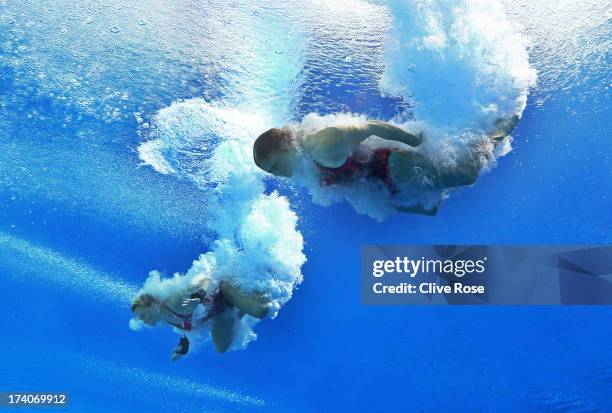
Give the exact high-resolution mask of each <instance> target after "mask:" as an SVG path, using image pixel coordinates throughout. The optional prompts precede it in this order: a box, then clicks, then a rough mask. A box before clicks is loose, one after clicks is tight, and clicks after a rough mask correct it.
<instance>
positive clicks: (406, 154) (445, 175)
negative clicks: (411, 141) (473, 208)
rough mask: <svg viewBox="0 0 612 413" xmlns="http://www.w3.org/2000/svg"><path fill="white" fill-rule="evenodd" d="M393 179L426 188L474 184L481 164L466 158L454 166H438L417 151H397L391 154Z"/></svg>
mask: <svg viewBox="0 0 612 413" xmlns="http://www.w3.org/2000/svg"><path fill="white" fill-rule="evenodd" d="M389 169H390V171H391V179H392V180H393V182H394V183H395V184H398V185H401V184H402V183H411V184H413V185H417V186H424V187H426V188H433V189H444V188H453V187H457V186H466V185H472V184H473V183H474V182H476V179H478V175H479V172H480V169H481V168H480V164H479V162H477V161H476V160H475V159H466V160H464V161H461V162H460V163H459V164H457V165H455V166H452V167H446V166H445V167H440V168H438V167H436V166H435V165H434V163H433V162H432V160H431V159H428V158H427V157H426V156H424V155H422V154H421V153H419V152H417V151H396V152H393V153H392V154H391V156H389Z"/></svg>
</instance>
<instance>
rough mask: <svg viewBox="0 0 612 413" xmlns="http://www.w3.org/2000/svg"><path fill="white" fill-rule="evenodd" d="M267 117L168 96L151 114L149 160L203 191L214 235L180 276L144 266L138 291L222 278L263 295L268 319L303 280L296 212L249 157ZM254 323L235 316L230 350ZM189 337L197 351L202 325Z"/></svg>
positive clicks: (158, 292) (170, 290) (159, 291)
mask: <svg viewBox="0 0 612 413" xmlns="http://www.w3.org/2000/svg"><path fill="white" fill-rule="evenodd" d="M270 118H271V117H270V116H266V115H265V114H257V113H256V112H253V113H248V112H244V111H240V110H237V109H234V108H229V107H226V106H225V105H223V104H217V105H213V104H211V103H208V102H205V101H204V100H202V99H192V100H187V101H179V102H175V103H173V104H172V105H170V106H169V107H168V108H165V109H162V110H161V111H160V112H159V113H158V114H157V115H156V117H155V126H156V132H155V140H153V141H152V142H156V143H155V145H154V146H153V148H154V149H155V151H156V154H155V156H153V159H161V160H163V162H166V163H167V165H168V166H169V167H170V168H171V169H172V171H174V172H175V173H176V174H177V175H178V176H180V177H182V178H184V179H190V180H192V181H193V182H195V183H196V184H198V185H199V186H200V187H201V188H203V189H206V192H205V194H206V202H207V203H208V205H209V211H210V212H209V214H210V219H209V220H208V221H207V226H208V228H209V229H210V231H211V232H212V233H214V234H215V236H216V240H215V241H214V242H213V244H212V245H211V249H210V251H208V252H206V253H205V254H202V255H201V256H200V257H199V258H198V259H197V260H196V261H194V263H193V265H192V267H191V268H190V269H189V270H188V271H187V273H186V274H175V275H174V276H173V277H172V278H166V279H164V278H162V277H161V276H160V274H159V273H158V272H151V274H150V275H149V278H148V279H147V281H146V282H145V284H144V286H143V288H142V289H141V291H140V292H139V293H145V292H146V293H150V294H153V295H155V296H157V297H159V298H161V299H164V298H166V297H168V296H171V295H173V294H176V293H179V292H180V291H184V290H185V289H186V288H188V287H189V286H192V285H196V284H198V283H199V281H201V280H202V279H203V278H210V279H212V281H213V282H212V284H211V289H214V287H215V286H217V285H218V283H219V282H221V281H224V280H226V281H230V282H231V283H232V284H233V285H236V286H238V287H239V288H240V289H241V290H242V291H244V292H253V291H257V292H260V293H264V294H267V295H268V296H269V297H270V299H271V302H272V306H271V312H270V313H269V316H270V317H271V318H274V317H275V316H276V314H277V313H278V311H279V309H280V308H281V307H282V305H284V304H285V303H286V302H287V301H288V300H289V299H290V298H291V295H292V292H293V289H294V288H295V286H296V285H297V284H299V283H300V282H301V281H302V274H301V271H300V268H301V266H302V264H303V263H304V261H305V259H306V258H305V256H304V254H303V253H302V249H303V239H302V235H301V234H300V233H299V232H298V230H297V216H296V215H295V213H294V212H293V211H291V208H290V205H289V202H288V200H287V199H286V198H285V197H282V196H280V195H278V194H277V193H276V192H274V193H271V194H264V193H263V192H264V185H263V182H262V179H263V177H264V174H263V173H262V172H261V171H260V170H259V169H258V168H257V167H256V166H255V164H254V163H253V160H252V145H253V141H254V139H255V137H256V136H258V134H259V133H261V131H262V130H265V128H266V127H267V125H268V124H269V122H270ZM141 147H142V146H141ZM141 159H142V160H143V161H145V162H147V161H150V159H151V158H144V157H142V155H141ZM159 165H160V164H159V163H158V162H156V163H155V164H154V165H152V166H154V167H155V166H157V167H159ZM165 170H168V169H165ZM257 321H258V320H257V319H254V318H252V317H249V316H245V317H243V318H242V319H241V321H240V323H239V325H238V326H237V327H236V330H235V333H236V334H235V340H234V342H233V343H232V347H231V349H238V348H244V347H245V346H246V345H247V344H248V342H249V341H252V340H254V339H255V338H256V335H255V333H254V332H253V327H254V326H255V324H256V323H257ZM177 333H180V334H183V333H184V332H179V331H177ZM188 336H189V338H190V340H191V341H192V342H193V343H194V347H193V348H194V349H196V350H197V347H198V346H199V345H201V344H202V343H204V342H206V341H208V339H209V331H208V329H207V328H201V329H198V330H197V331H193V332H189V334H188Z"/></svg>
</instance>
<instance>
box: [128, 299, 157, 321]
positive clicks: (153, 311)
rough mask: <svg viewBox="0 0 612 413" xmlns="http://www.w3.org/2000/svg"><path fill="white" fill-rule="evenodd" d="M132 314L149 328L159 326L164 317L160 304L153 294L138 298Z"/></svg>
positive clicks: (133, 304)
mask: <svg viewBox="0 0 612 413" xmlns="http://www.w3.org/2000/svg"><path fill="white" fill-rule="evenodd" d="M132 312H133V313H134V314H136V316H137V317H138V318H139V319H140V320H142V322H143V323H145V324H147V325H149V326H154V325H155V324H157V323H158V322H159V320H161V316H162V313H161V308H160V306H159V302H158V301H157V299H156V298H155V297H153V296H152V295H151V294H141V295H139V296H138V297H136V299H134V302H133V303H132Z"/></svg>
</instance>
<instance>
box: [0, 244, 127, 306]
mask: <svg viewBox="0 0 612 413" xmlns="http://www.w3.org/2000/svg"><path fill="white" fill-rule="evenodd" d="M0 263H1V266H0V269H3V272H4V273H6V274H8V275H9V276H11V275H16V274H17V273H14V272H13V271H12V268H18V269H19V271H18V274H19V277H21V276H22V275H23V274H24V273H27V274H28V276H30V277H32V278H35V279H37V280H38V281H41V282H43V283H44V284H45V285H46V286H49V287H51V288H60V289H64V290H69V291H71V292H74V293H77V294H87V295H88V296H89V297H92V298H94V299H96V300H99V301H110V302H113V303H115V304H119V305H127V304H128V303H129V302H130V300H131V297H132V296H133V295H134V293H135V292H136V291H137V288H136V287H135V286H134V285H132V284H130V283H128V282H126V281H123V280H121V279H120V278H119V277H117V276H113V275H110V274H108V273H105V272H104V271H101V270H100V269H97V268H95V267H93V266H91V265H89V264H87V263H86V262H83V261H81V260H78V259H75V258H72V257H69V256H67V255H65V254H62V253H61V252H59V251H56V250H53V249H50V248H45V247H40V246H37V245H35V244H33V243H31V242H29V241H26V240H24V239H21V238H18V237H16V236H13V235H10V234H7V233H5V232H0ZM12 263H15V265H14V266H13V265H12ZM7 264H8V265H7ZM24 270H25V271H24Z"/></svg>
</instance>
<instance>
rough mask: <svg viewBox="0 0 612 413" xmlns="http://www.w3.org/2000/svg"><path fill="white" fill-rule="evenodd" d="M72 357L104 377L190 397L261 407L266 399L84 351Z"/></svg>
mask: <svg viewBox="0 0 612 413" xmlns="http://www.w3.org/2000/svg"><path fill="white" fill-rule="evenodd" d="M71 358H72V359H75V360H76V361H77V364H79V365H83V366H87V368H88V369H90V370H91V371H94V372H97V373H99V374H103V375H104V376H107V377H115V378H116V377H120V378H122V379H126V380H130V381H136V382H138V383H137V384H138V386H142V385H145V386H149V387H152V388H155V389H159V390H163V391H168V392H173V393H178V394H185V393H186V394H187V395H189V396H190V397H193V396H196V397H204V398H208V399H215V400H220V401H225V402H230V403H234V404H240V405H249V406H260V407H263V406H265V405H266V403H265V401H264V400H262V399H260V398H259V397H254V396H249V395H245V394H243V393H241V392H238V391H232V390H228V389H225V388H223V387H220V386H213V385H210V384H204V383H200V382H197V381H193V380H189V379H186V378H183V377H178V376H173V375H169V374H161V373H155V372H152V371H149V370H145V369H143V368H140V367H133V366H126V365H121V364H118V363H114V362H110V361H106V360H103V359H99V358H93V357H89V356H86V355H78V356H75V357H72V356H71Z"/></svg>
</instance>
